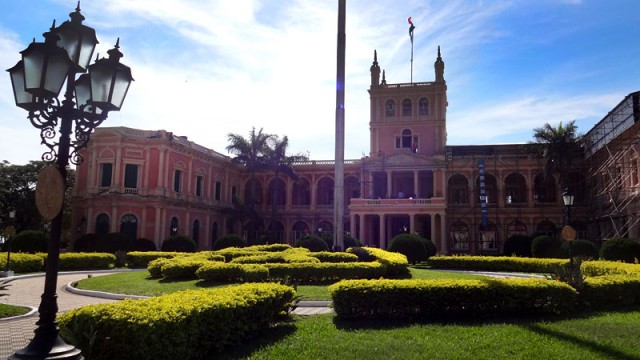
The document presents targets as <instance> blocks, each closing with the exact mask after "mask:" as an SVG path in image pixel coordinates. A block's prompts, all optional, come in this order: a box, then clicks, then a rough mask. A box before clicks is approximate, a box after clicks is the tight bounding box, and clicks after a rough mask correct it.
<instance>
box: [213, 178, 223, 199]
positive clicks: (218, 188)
mask: <svg viewBox="0 0 640 360" xmlns="http://www.w3.org/2000/svg"><path fill="white" fill-rule="evenodd" d="M221 193H222V183H221V182H220V181H216V191H215V196H216V198H215V199H216V200H218V201H219V200H220V195H221Z"/></svg>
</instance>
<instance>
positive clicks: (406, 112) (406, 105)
mask: <svg viewBox="0 0 640 360" xmlns="http://www.w3.org/2000/svg"><path fill="white" fill-rule="evenodd" d="M402 116H411V100H409V99H404V100H402Z"/></svg>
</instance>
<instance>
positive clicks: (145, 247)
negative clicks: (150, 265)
mask: <svg viewBox="0 0 640 360" xmlns="http://www.w3.org/2000/svg"><path fill="white" fill-rule="evenodd" d="M156 250H158V249H157V248H156V244H155V243H154V242H153V241H151V240H149V239H145V238H140V239H136V240H135V241H133V242H131V243H130V244H129V251H156Z"/></svg>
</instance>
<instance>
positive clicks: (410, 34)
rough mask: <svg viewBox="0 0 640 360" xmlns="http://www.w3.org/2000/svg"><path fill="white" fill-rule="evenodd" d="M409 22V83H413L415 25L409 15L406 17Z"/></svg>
mask: <svg viewBox="0 0 640 360" xmlns="http://www.w3.org/2000/svg"><path fill="white" fill-rule="evenodd" d="M407 22H408V23H409V25H410V26H409V39H410V40H411V83H412V84H413V30H415V28H416V27H415V26H414V25H413V21H411V16H409V18H408V19H407Z"/></svg>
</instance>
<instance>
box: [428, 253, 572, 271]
mask: <svg viewBox="0 0 640 360" xmlns="http://www.w3.org/2000/svg"><path fill="white" fill-rule="evenodd" d="M568 261H569V260H567V259H544V258H522V257H507V256H466V255H465V256H432V257H430V258H429V260H427V262H428V264H429V265H430V266H431V267H432V268H434V269H455V270H483V271H514V272H534V273H555V272H556V271H558V269H560V267H562V265H564V264H566V263H567V262H568Z"/></svg>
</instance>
